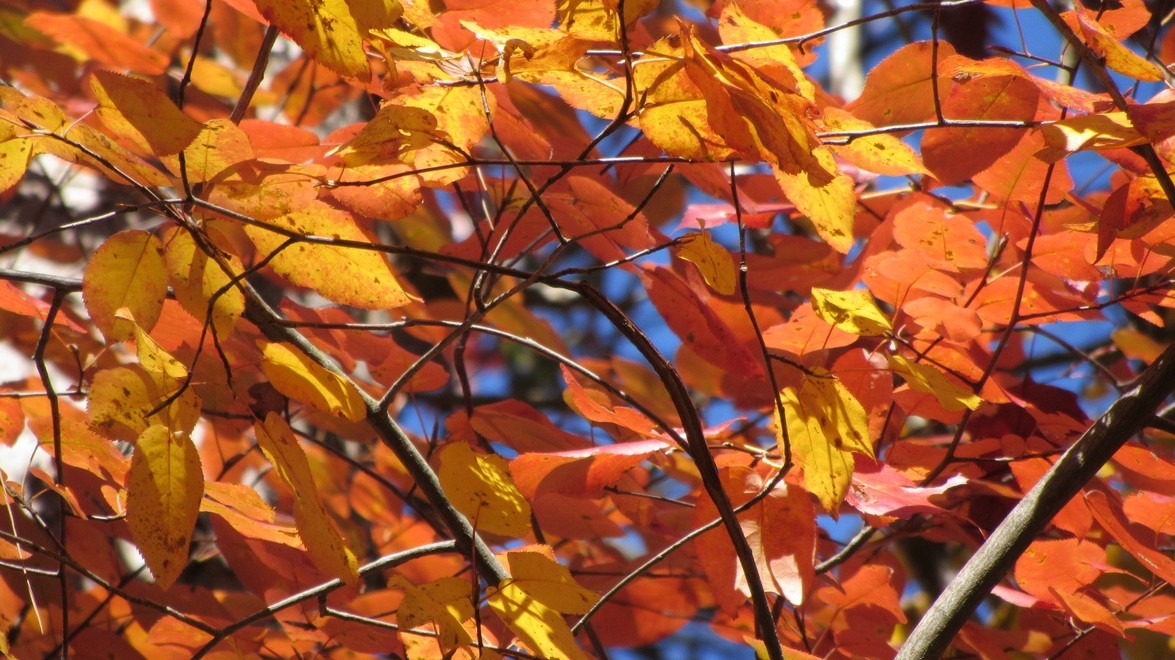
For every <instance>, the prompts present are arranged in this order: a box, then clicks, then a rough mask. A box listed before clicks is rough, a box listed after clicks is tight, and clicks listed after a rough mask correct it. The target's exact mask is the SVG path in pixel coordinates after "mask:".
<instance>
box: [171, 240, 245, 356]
mask: <svg viewBox="0 0 1175 660" xmlns="http://www.w3.org/2000/svg"><path fill="white" fill-rule="evenodd" d="M163 245H164V250H165V254H164V259H165V261H166V263H167V271H168V275H169V279H170V281H171V288H172V291H174V292H175V297H176V300H178V301H179V303H180V306H182V307H183V308H184V310H185V311H187V312H188V313H189V314H191V315H192V316H194V317H195V318H197V319H199V320H201V321H205V320H209V321H210V322H211V324H212V330H213V332H215V333H216V334H217V336H219V337H221V338H224V337H227V336H228V335H229V333H231V332H232V329H233V326H234V325H235V324H236V322H237V319H238V318H240V317H241V314H242V313H243V312H244V311H245V294H243V293H241V290H240V289H238V288H237V287H235V286H228V283H229V281H230V278H229V276H228V275H226V274H225V272H224V271H223V270H221V268H220V265H219V264H217V263H216V262H215V261H213V260H212V259H210V258H209V257H208V255H207V254H205V253H204V251H203V250H200V249H198V248H197V246H196V241H195V240H194V239H193V238H192V235H191V234H189V233H188V232H187V231H186V230H184V229H181V228H179V227H171V228H169V229H168V230H167V231H165V232H164V233H163ZM221 256H222V257H223V258H224V261H225V262H227V263H228V265H229V267H230V268H231V269H232V271H233V272H234V273H240V272H242V271H243V268H242V266H241V260H240V259H238V258H237V256H236V255H232V254H222V255H221ZM217 294H219V295H217ZM210 312H211V319H209V313H210Z"/></svg>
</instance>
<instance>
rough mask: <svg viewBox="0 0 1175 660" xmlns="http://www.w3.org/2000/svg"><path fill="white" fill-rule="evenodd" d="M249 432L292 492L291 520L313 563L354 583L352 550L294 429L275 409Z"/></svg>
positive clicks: (355, 569) (356, 565) (344, 580)
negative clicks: (325, 502)
mask: <svg viewBox="0 0 1175 660" xmlns="http://www.w3.org/2000/svg"><path fill="white" fill-rule="evenodd" d="M253 432H254V435H256V437H257V444H258V445H259V446H260V447H261V451H262V452H264V453H265V457H266V458H267V459H269V462H270V464H271V465H273V468H274V471H275V472H277V474H278V476H279V477H280V478H281V480H282V481H283V482H285V484H286V485H287V486H289V488H290V490H291V491H292V492H293V493H294V523H295V524H296V525H297V527H298V536H301V537H302V543H303V544H304V545H305V546H306V550H307V552H309V553H310V558H311V559H312V560H313V561H314V565H315V566H317V567H318V568H319V569H320V570H322V572H324V573H326V574H327V575H330V576H332V577H336V578H339V579H340V580H342V581H343V582H346V583H347V584H354V583H355V582H356V581H357V580H358V579H359V573H358V563H357V561H356V559H355V554H354V553H353V552H351V549H350V548H348V547H347V543H346V541H344V540H343V537H342V535H341V534H339V531H338V529H336V528H335V526H334V523H332V522H331V520H330V516H329V515H328V514H327V512H326V508H325V507H324V506H323V503H322V499H321V498H320V497H319V496H318V487H317V486H316V485H315V484H314V477H313V476H312V475H311V472H310V463H309V462H308V461H307V460H306V453H305V452H303V451H302V447H301V446H300V445H299V444H298V440H297V438H296V437H295V436H294V432H293V431H292V430H291V429H290V427H289V425H288V424H286V422H285V420H284V419H282V418H281V417H280V416H279V415H277V414H276V413H269V415H268V416H267V417H266V418H265V423H264V424H260V423H258V424H254V425H253Z"/></svg>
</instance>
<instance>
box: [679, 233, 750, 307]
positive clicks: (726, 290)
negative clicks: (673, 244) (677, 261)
mask: <svg viewBox="0 0 1175 660" xmlns="http://www.w3.org/2000/svg"><path fill="white" fill-rule="evenodd" d="M678 242H679V245H680V246H681V247H680V248H679V249H678V251H677V256H678V257H679V258H681V259H685V260H686V261H688V262H690V263H692V264H693V265H694V266H697V268H698V273H700V274H701V275H702V279H704V280H706V284H708V285H710V288H711V289H714V291H715V292H717V293H719V294H721V295H724V296H729V295H730V294H732V293H734V288H735V280H736V278H737V275H736V271H735V265H734V259H732V258H731V256H730V252H728V251H727V250H726V248H724V247H722V246H721V245H719V244H717V243H715V242H714V239H712V238H710V233H709V232H705V231H701V232H697V233H695V234H686V235H685V236H683V237H681V238H680V239H678Z"/></svg>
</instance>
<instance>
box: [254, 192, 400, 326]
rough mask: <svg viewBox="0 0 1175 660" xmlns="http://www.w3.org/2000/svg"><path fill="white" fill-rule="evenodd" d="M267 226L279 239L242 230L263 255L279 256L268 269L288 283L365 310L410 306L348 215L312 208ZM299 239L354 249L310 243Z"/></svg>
mask: <svg viewBox="0 0 1175 660" xmlns="http://www.w3.org/2000/svg"><path fill="white" fill-rule="evenodd" d="M266 225H267V226H269V227H273V228H274V229H276V230H280V233H279V231H270V230H269V229H266V228H262V227H260V226H256V225H248V226H246V227H245V233H247V234H248V235H249V238H250V240H252V241H253V243H254V245H256V246H257V249H258V250H259V251H261V253H262V254H263V255H268V254H272V253H274V252H277V251H278V250H279V249H280V250H281V251H280V252H278V254H277V255H276V256H274V258H273V260H272V261H271V262H270V264H271V265H272V267H273V269H274V270H275V271H277V272H278V273H279V274H281V275H282V276H283V277H285V278H287V279H289V280H290V281H291V282H293V283H295V284H297V285H299V286H305V287H308V288H311V289H314V290H315V291H317V292H318V293H321V294H322V295H324V296H326V297H327V298H329V299H331V300H333V301H335V302H337V303H340V304H344V305H350V306H352V307H362V308H364V309H392V308H395V307H402V306H404V305H407V304H408V303H410V302H412V301H413V300H414V298H413V297H412V296H411V295H409V294H408V293H407V292H406V291H405V290H404V289H403V287H401V286H400V283H399V281H397V279H396V276H395V274H394V273H393V272H392V268H391V266H390V265H389V264H388V260H387V257H386V256H384V254H383V253H382V252H380V251H378V250H376V249H374V246H373V245H372V239H371V238H370V237H369V236H368V235H367V234H366V233H365V232H364V231H363V230H362V229H360V228H359V225H358V224H357V223H356V222H355V220H354V218H352V217H351V215H350V214H348V213H345V212H343V211H339V210H338V209H335V208H331V207H329V206H326V205H324V204H316V205H313V206H312V207H310V208H308V209H305V210H296V211H294V212H293V213H290V214H289V215H283V216H280V217H278V218H274V219H272V220H267V221H266ZM299 237H312V238H317V239H322V240H326V241H330V240H335V241H339V240H343V241H349V242H351V243H353V244H355V245H348V246H341V245H335V244H331V243H329V242H314V243H309V242H305V241H300V240H298V238H299ZM291 239H292V240H291ZM287 241H289V244H287ZM283 246H284V247H283Z"/></svg>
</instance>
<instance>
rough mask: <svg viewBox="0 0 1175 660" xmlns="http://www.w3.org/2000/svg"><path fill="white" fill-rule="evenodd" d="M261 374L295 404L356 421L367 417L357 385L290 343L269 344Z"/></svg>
mask: <svg viewBox="0 0 1175 660" xmlns="http://www.w3.org/2000/svg"><path fill="white" fill-rule="evenodd" d="M261 371H262V372H263V373H264V374H265V377H266V378H268V379H269V382H270V383H272V384H273V386H274V388H276V389H277V391H279V392H281V393H282V394H284V395H286V396H287V397H289V398H291V399H293V400H294V401H298V402H301V403H305V404H308V405H310V406H312V407H314V408H317V409H318V410H321V411H322V412H325V413H330V414H332V415H335V416H336V417H342V418H343V419H348V420H350V421H352V422H357V421H359V420H361V419H363V418H364V417H366V416H367V408H366V407H365V405H364V403H363V397H361V396H359V392H358V391H356V390H355V386H354V385H352V384H351V383H350V382H348V381H347V379H345V378H343V377H342V376H339V375H338V374H335V373H332V372H331V371H328V370H327V369H326V368H324V367H322V366H321V365H319V364H316V363H315V362H314V361H313V360H311V359H310V358H309V357H306V356H305V355H303V354H302V353H301V352H300V351H298V350H297V349H295V348H293V347H291V346H289V345H288V344H279V343H272V342H271V343H267V344H265V348H264V349H263V351H262V357H261Z"/></svg>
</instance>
